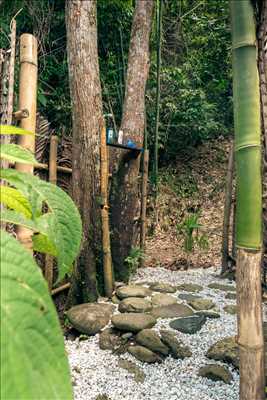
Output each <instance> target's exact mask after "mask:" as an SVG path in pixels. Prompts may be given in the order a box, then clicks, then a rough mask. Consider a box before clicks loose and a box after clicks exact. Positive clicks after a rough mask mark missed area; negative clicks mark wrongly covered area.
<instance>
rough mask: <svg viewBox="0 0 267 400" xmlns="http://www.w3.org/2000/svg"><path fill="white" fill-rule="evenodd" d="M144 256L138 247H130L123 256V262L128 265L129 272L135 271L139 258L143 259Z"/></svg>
mask: <svg viewBox="0 0 267 400" xmlns="http://www.w3.org/2000/svg"><path fill="white" fill-rule="evenodd" d="M144 257H145V256H144V253H143V251H142V249H140V248H139V247H133V248H132V249H131V251H130V254H129V255H128V257H126V258H125V262H126V263H127V264H128V265H129V270H130V273H131V274H132V273H135V272H136V270H137V268H138V265H139V263H140V260H142V259H144Z"/></svg>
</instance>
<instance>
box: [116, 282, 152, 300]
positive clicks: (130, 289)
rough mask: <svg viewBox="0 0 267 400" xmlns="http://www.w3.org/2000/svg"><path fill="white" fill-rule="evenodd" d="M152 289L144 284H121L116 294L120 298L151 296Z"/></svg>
mask: <svg viewBox="0 0 267 400" xmlns="http://www.w3.org/2000/svg"><path fill="white" fill-rule="evenodd" d="M151 293H152V292H151V290H149V289H148V288H146V287H143V286H137V285H129V286H120V287H118V288H117V289H116V295H117V296H118V298H119V299H126V298H127V297H147V296H151Z"/></svg>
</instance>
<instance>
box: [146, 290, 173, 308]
mask: <svg viewBox="0 0 267 400" xmlns="http://www.w3.org/2000/svg"><path fill="white" fill-rule="evenodd" d="M151 301H152V304H153V306H154V307H159V306H170V305H171V304H176V303H177V300H176V298H175V297H173V296H171V295H169V294H165V293H158V294H155V295H154V296H152V298H151Z"/></svg>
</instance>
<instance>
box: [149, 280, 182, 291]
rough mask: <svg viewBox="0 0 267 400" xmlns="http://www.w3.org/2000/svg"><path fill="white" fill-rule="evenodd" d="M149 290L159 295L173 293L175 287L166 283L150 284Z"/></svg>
mask: <svg viewBox="0 0 267 400" xmlns="http://www.w3.org/2000/svg"><path fill="white" fill-rule="evenodd" d="M149 289H151V290H153V291H154V292H161V293H175V292H176V287H175V286H172V285H169V284H168V283H159V282H157V283H152V285H150V286H149Z"/></svg>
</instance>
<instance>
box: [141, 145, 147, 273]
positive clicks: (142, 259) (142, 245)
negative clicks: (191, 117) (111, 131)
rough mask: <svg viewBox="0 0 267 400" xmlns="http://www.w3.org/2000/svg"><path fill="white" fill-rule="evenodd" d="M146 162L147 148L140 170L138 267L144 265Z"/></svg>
mask: <svg viewBox="0 0 267 400" xmlns="http://www.w3.org/2000/svg"><path fill="white" fill-rule="evenodd" d="M148 162H149V150H145V151H144V154H143V171H142V185H141V227H140V249H141V250H142V257H141V260H140V267H143V266H144V261H145V260H144V253H145V244H146V205H147V180H148Z"/></svg>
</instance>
